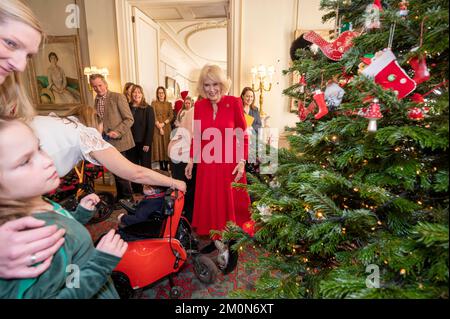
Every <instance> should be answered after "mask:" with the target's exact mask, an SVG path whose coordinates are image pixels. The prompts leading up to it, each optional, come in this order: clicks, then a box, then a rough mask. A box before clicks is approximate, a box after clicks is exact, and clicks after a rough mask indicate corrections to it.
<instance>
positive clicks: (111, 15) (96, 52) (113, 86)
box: [85, 0, 125, 92]
mask: <svg viewBox="0 0 450 319" xmlns="http://www.w3.org/2000/svg"><path fill="white" fill-rule="evenodd" d="M85 6H86V23H87V33H88V39H89V55H90V59H91V65H92V66H94V65H95V66H96V67H98V68H105V67H106V68H108V70H109V74H110V75H109V76H108V84H109V89H110V90H111V91H114V92H122V84H121V83H120V60H119V46H118V41H117V39H118V37H117V23H116V10H115V2H114V0H87V1H85ZM124 84H125V83H124Z"/></svg>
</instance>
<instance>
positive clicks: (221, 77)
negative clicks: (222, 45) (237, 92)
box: [197, 64, 231, 98]
mask: <svg viewBox="0 0 450 319" xmlns="http://www.w3.org/2000/svg"><path fill="white" fill-rule="evenodd" d="M208 79H209V80H211V81H214V82H218V83H219V84H220V91H221V92H220V93H221V95H225V94H227V93H228V91H229V90H230V87H231V80H230V79H228V78H227V76H226V74H225V72H224V71H223V70H222V68H221V67H220V66H218V65H209V64H208V65H205V66H204V67H203V69H202V70H201V72H200V77H199V80H198V84H197V91H198V93H199V94H200V95H201V96H202V97H203V98H206V92H205V89H204V87H203V86H204V84H205V81H206V80H208Z"/></svg>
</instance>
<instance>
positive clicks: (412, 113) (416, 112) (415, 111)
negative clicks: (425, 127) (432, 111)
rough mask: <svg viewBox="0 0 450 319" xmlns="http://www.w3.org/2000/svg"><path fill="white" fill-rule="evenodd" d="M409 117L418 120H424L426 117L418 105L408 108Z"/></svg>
mask: <svg viewBox="0 0 450 319" xmlns="http://www.w3.org/2000/svg"><path fill="white" fill-rule="evenodd" d="M408 117H409V118H410V119H411V120H416V121H420V120H423V118H424V114H423V110H422V109H420V108H418V107H413V108H411V109H409V110H408Z"/></svg>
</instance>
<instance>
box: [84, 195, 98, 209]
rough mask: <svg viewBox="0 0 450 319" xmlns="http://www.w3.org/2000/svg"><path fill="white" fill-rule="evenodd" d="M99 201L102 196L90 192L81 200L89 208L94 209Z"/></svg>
mask: <svg viewBox="0 0 450 319" xmlns="http://www.w3.org/2000/svg"><path fill="white" fill-rule="evenodd" d="M99 202H100V197H98V195H97V194H89V195H87V196H85V197H83V198H82V199H81V200H80V205H81V207H83V208H85V209H87V210H94V209H95V206H96V205H97V204H98V203H99Z"/></svg>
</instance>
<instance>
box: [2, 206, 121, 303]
mask: <svg viewBox="0 0 450 319" xmlns="http://www.w3.org/2000/svg"><path fill="white" fill-rule="evenodd" d="M51 204H52V205H53V209H54V212H48V213H39V214H34V215H33V216H34V217H36V218H38V219H41V220H44V221H46V222H47V223H46V224H47V225H53V224H54V225H57V226H58V228H64V229H65V230H66V234H65V242H64V245H63V246H62V247H61V248H60V249H59V250H58V251H57V253H56V254H55V255H54V256H53V260H52V263H51V265H50V267H49V268H48V269H47V271H45V272H44V273H43V274H41V275H40V276H39V277H37V278H32V279H13V280H5V279H0V298H2V299H48V298H58V299H90V298H94V299H117V298H119V295H118V293H117V291H116V289H115V288H114V284H113V282H112V280H111V277H110V275H111V272H112V270H113V269H114V268H115V267H116V265H117V264H118V263H119V261H120V258H118V257H116V256H112V255H109V254H106V253H103V252H101V251H99V250H97V249H95V248H94V246H93V244H92V239H91V236H90V234H89V232H88V231H87V229H86V228H85V227H84V226H83V225H82V224H80V223H86V222H88V221H89V219H90V218H91V217H92V211H89V210H87V209H84V208H83V207H81V206H78V207H77V209H76V211H75V212H72V213H69V212H68V211H66V210H65V209H63V208H62V207H61V206H60V205H58V204H56V203H54V202H51ZM68 266H69V267H68ZM74 269H79V272H77V271H74ZM77 273H78V274H77ZM78 275H79V276H78ZM76 277H78V278H79V281H78V280H76ZM74 278H75V279H74ZM66 281H67V282H68V285H67V284H66ZM77 283H79V288H71V287H72V286H77Z"/></svg>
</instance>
